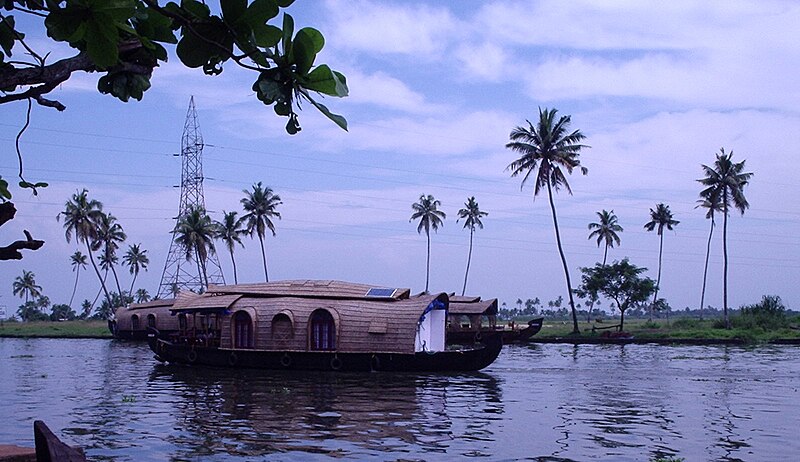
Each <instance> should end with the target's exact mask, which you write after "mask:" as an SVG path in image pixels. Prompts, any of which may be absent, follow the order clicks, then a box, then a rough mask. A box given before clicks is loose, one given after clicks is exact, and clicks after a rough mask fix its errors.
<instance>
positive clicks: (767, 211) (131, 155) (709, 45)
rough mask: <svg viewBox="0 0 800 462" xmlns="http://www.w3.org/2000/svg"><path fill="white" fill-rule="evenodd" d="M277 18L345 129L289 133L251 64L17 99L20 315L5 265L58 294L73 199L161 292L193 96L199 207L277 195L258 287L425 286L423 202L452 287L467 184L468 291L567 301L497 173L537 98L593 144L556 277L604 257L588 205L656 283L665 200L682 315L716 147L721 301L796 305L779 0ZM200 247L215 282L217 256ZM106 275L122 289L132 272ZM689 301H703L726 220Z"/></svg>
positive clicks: (444, 279) (354, 10)
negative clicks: (329, 92) (323, 76)
mask: <svg viewBox="0 0 800 462" xmlns="http://www.w3.org/2000/svg"><path fill="white" fill-rule="evenodd" d="M287 11H288V12H289V13H290V14H292V15H293V16H294V18H295V23H296V24H297V25H298V27H300V26H311V27H315V28H317V29H319V30H320V31H321V32H322V33H323V35H324V36H325V39H326V45H325V48H324V50H323V51H322V53H321V54H320V55H319V57H318V59H317V64H320V63H326V64H328V65H330V66H331V67H332V68H333V69H336V70H338V71H340V72H342V73H343V74H344V75H346V77H347V83H348V86H349V88H350V96H349V97H347V98H343V99H338V98H330V97H327V98H324V103H325V104H326V105H327V106H328V107H329V108H330V109H331V110H332V111H333V112H336V113H339V114H342V115H344V116H345V117H346V118H347V120H348V123H349V131H348V132H345V131H343V130H341V129H339V128H338V127H337V126H336V125H334V124H333V123H332V122H330V121H329V120H327V119H326V118H325V117H323V116H322V115H321V114H320V113H318V112H316V111H315V110H314V109H313V108H312V107H305V106H304V107H303V109H304V110H303V111H302V112H301V114H300V123H301V126H302V131H301V132H300V133H299V134H297V135H294V136H290V135H288V134H286V132H285V131H284V129H283V126H284V125H285V123H286V120H285V118H280V117H277V116H275V115H274V113H273V111H272V108H271V107H266V106H264V105H263V104H261V103H260V102H259V101H258V100H257V99H256V98H255V95H254V93H253V91H252V90H251V85H252V82H253V81H254V80H255V78H256V76H255V75H254V74H253V73H251V72H247V71H244V70H240V69H238V68H236V67H235V66H234V65H231V64H228V65H227V66H226V67H225V70H224V72H223V73H222V74H221V75H220V76H216V77H207V76H205V75H203V74H202V72H201V71H199V70H192V69H186V68H184V67H182V66H181V65H180V63H179V61H178V60H177V59H175V58H174V57H173V59H171V60H170V61H169V62H168V63H167V64H165V65H163V66H161V67H160V68H158V69H157V70H156V71H155V73H154V76H153V78H152V83H153V87H152V88H151V89H150V90H149V91H147V92H146V93H145V96H144V99H143V100H142V101H141V102H136V101H132V102H129V103H122V102H120V101H118V100H116V99H114V98H112V97H110V96H106V95H101V94H99V93H98V92H97V90H96V82H97V78H98V76H97V75H92V74H80V75H75V76H74V77H73V78H72V79H70V80H69V81H68V82H66V83H65V84H63V85H62V86H61V87H60V88H59V89H57V90H56V91H55V92H54V93H52V94H51V95H50V96H51V97H53V98H56V99H58V100H59V101H61V102H62V103H64V104H65V105H66V106H67V110H66V111H64V112H63V113H59V112H57V111H55V110H53V109H50V108H44V107H34V108H33V111H32V115H31V118H32V119H31V125H30V128H29V129H28V130H27V131H26V132H25V134H24V135H23V137H22V141H21V147H22V151H23V153H24V168H25V176H26V177H27V179H29V180H31V181H47V182H48V183H49V184H50V185H49V186H48V187H47V188H45V189H42V190H41V191H40V193H39V195H38V196H35V197H34V196H33V195H31V193H30V191H28V190H21V189H19V188H16V187H14V188H12V193H13V194H14V198H13V199H14V202H15V204H16V206H17V209H18V213H17V217H16V219H15V220H13V221H11V222H9V223H7V224H6V225H4V226H3V227H2V233H1V234H0V236H2V242H4V243H7V242H11V241H12V240H16V239H19V238H21V237H22V230H23V229H28V230H30V231H31V232H32V233H33V235H34V237H35V238H38V239H44V240H45V241H46V244H45V246H44V247H42V248H41V249H40V250H38V251H36V252H26V253H25V256H24V259H23V260H21V261H9V262H3V263H2V264H1V265H0V306H3V305H5V306H6V307H7V311H8V312H14V311H16V309H17V307H18V306H19V305H20V304H21V300H20V298H19V297H16V296H14V295H13V294H12V289H11V285H12V283H13V280H14V279H15V278H16V277H17V276H20V275H21V274H22V271H23V270H29V271H33V272H34V273H35V275H36V281H37V283H38V284H39V285H41V286H42V288H43V292H44V293H45V295H48V296H49V297H50V299H51V301H52V302H53V303H67V302H68V301H69V298H70V296H71V294H72V290H73V285H74V283H75V280H76V278H75V273H74V272H73V271H72V268H71V266H70V262H69V257H70V255H71V254H72V253H73V252H75V250H77V249H81V250H85V249H83V248H81V247H80V246H79V245H78V244H77V243H76V242H75V241H74V240H73V241H72V242H67V241H66V239H65V236H64V229H63V227H62V224H61V223H60V222H57V221H56V215H57V214H58V213H59V212H60V211H61V210H63V208H64V203H65V202H66V201H67V200H68V199H69V198H70V196H71V195H72V194H74V193H75V192H76V191H78V190H81V189H83V188H86V189H88V191H89V196H90V198H93V199H97V200H99V201H101V202H102V203H103V204H104V210H105V211H106V212H110V213H112V214H113V215H114V216H116V217H117V218H118V220H119V222H120V224H122V226H123V227H124V229H125V231H126V233H127V235H128V240H127V242H126V244H124V245H123V249H122V251H123V252H124V250H125V249H127V246H128V245H130V244H136V243H141V246H142V247H143V248H144V249H146V250H147V253H148V256H149V258H150V265H149V267H148V268H147V271H146V272H143V273H141V274H140V276H139V278H138V279H137V281H136V287H135V288H134V290H135V289H137V288H145V289H147V290H148V291H149V292H150V293H151V294H154V293H155V292H157V287H158V284H159V282H160V279H161V275H162V272H163V269H164V264H165V260H166V255H167V251H168V248H169V244H170V239H171V236H170V230H171V229H172V227H173V226H174V217H175V216H176V214H177V212H178V201H179V189H178V188H177V187H176V186H177V185H179V184H180V172H181V164H180V162H181V159H180V157H177V156H176V154H178V153H179V152H180V149H181V146H180V140H181V132H182V130H183V126H184V119H185V117H186V112H187V107H188V103H189V99H190V97H191V96H194V99H195V103H196V107H197V114H198V118H199V119H198V120H199V124H200V130H201V132H202V136H203V138H204V141H205V144H206V145H205V149H204V152H203V169H204V176H205V182H204V191H205V201H206V206H207V208H208V210H209V212H210V213H211V215H212V217H213V218H215V219H218V220H219V219H221V217H222V213H223V211H232V210H237V211H239V212H240V214H241V213H242V212H241V206H240V203H239V201H240V199H241V198H242V197H243V192H242V191H243V190H245V189H249V188H250V187H251V186H252V185H253V184H255V183H257V182H262V183H263V184H264V185H265V186H269V187H271V188H272V189H273V190H274V192H275V193H277V194H278V195H280V197H281V199H282V202H283V204H282V205H281V206H280V207H279V209H278V210H279V211H280V213H281V215H282V218H281V220H279V221H276V231H277V235H276V236H274V237H273V236H268V237H267V239H266V249H267V250H266V252H267V259H268V265H269V271H270V279H271V280H277V279H337V280H344V281H353V282H362V283H366V284H372V285H375V286H389V287H407V288H410V289H411V290H412V292H420V291H422V290H424V288H425V263H426V240H425V236H424V234H423V235H420V234H418V233H417V231H416V223H411V222H410V221H409V218H410V216H411V214H412V209H411V204H412V203H413V202H416V201H417V200H418V199H419V197H420V195H421V194H425V195H427V194H432V195H433V196H434V197H435V198H436V199H438V200H440V201H441V210H443V211H444V212H445V213H446V214H447V218H446V220H445V223H444V226H443V228H441V229H440V230H439V231H438V232H437V233H433V234H432V236H431V239H432V249H431V253H432V256H431V259H432V261H431V282H430V290H431V291H437V292H438V291H444V292H456V293H459V294H460V293H461V290H462V285H463V281H464V272H465V267H466V261H467V252H468V248H469V231H468V230H466V229H464V228H463V224H464V223H463V220H461V221H459V222H456V218H457V216H458V210H459V209H461V208H463V207H464V203H465V202H466V200H467V198H468V197H470V196H475V198H476V200H477V201H478V203H479V205H480V208H481V210H484V211H486V212H488V216H486V217H485V218H484V219H483V223H484V226H485V227H484V229H479V230H477V231H476V233H475V236H474V251H473V255H472V264H471V267H470V272H469V280H468V285H467V293H468V294H474V295H480V296H482V297H484V298H499V299H500V303H501V304H502V303H506V304H507V305H508V306H509V307H512V306H514V305H515V302H516V300H517V299H518V298H519V299H522V300H525V299H528V298H531V299H532V298H536V297H538V298H539V299H540V300H541V301H542V302H543V303H545V304H546V302H547V301H549V300H553V299H556V298H557V297H558V296H563V297H564V298H565V299H566V283H565V281H564V272H563V269H562V267H561V262H560V260H559V256H558V251H557V247H556V241H555V235H554V231H553V222H552V216H551V214H550V210H549V206H548V202H547V197H546V195H545V194H542V195H540V196H537V197H535V198H534V196H533V188H532V186H533V185H532V184H529V185H526V186H525V187H521V184H520V179H519V178H518V177H517V178H512V177H511V176H510V173H509V171H508V170H507V166H508V165H509V164H510V163H511V162H512V161H514V160H515V159H516V157H517V155H516V153H514V152H512V151H510V150H508V149H507V148H505V144H506V143H507V142H508V141H509V133H510V132H511V130H512V129H513V128H514V127H516V126H520V125H526V120H535V118H536V117H537V116H538V111H539V108H556V109H558V111H559V114H561V115H569V116H571V121H572V125H571V128H573V129H580V130H581V131H582V132H583V133H584V134H585V135H586V140H585V144H587V145H588V146H590V147H589V148H586V149H584V150H583V151H582V153H581V164H582V165H583V166H585V167H587V168H588V174H587V175H585V176H583V175H581V174H580V173H579V172H578V171H575V172H574V173H573V174H572V175H571V176H570V177H569V178H568V180H569V182H570V185H571V188H572V192H573V194H572V195H570V194H568V193H567V192H566V191H564V190H562V191H560V192H559V193H558V194H557V195H556V197H555V206H556V208H557V213H558V220H559V226H560V229H561V234H562V240H563V244H564V250H565V254H566V259H567V263H568V267H569V270H570V275H571V278H572V281H573V285H575V284H576V283H577V282H578V281H579V280H580V270H579V268H581V267H588V266H592V265H594V264H596V263H597V262H599V261H601V260H602V256H603V248H602V247H598V246H597V244H596V243H595V241H594V240H589V239H588V235H589V232H590V231H589V230H588V228H587V226H588V224H589V223H591V222H595V221H597V212H599V211H601V210H609V211H611V210H613V212H614V213H615V214H616V215H617V216H618V219H619V224H620V225H621V226H622V227H623V228H624V231H623V232H622V233H620V238H621V244H620V245H619V246H617V247H615V248H613V249H610V250H609V261H612V260H619V259H622V258H629V259H630V261H631V263H633V264H635V265H637V266H642V267H646V268H648V272H647V273H646V274H647V275H648V276H649V277H651V278H653V279H655V278H656V271H657V267H658V252H659V237H658V235H656V233H654V232H647V231H645V230H644V228H643V226H644V224H645V223H646V222H648V221H649V220H650V209H652V208H655V206H656V204H658V203H665V204H667V205H669V207H670V209H671V210H672V212H673V215H674V218H675V219H676V220H679V221H680V223H679V224H678V225H677V226H676V227H675V229H674V231H666V232H665V235H664V240H663V268H662V277H661V288H660V292H659V296H660V297H664V298H665V299H666V300H667V301H668V303H669V304H670V306H671V307H672V309H673V310H683V309H684V308H686V307H690V308H692V309H695V308H698V306H699V304H700V293H701V287H702V282H703V264H704V259H705V254H706V243H707V239H708V235H709V227H710V221H709V220H707V219H706V218H705V213H704V211H703V210H700V209H697V208H696V201H697V199H698V193H699V191H700V189H701V186H700V184H699V183H698V182H697V181H696V180H697V179H699V178H701V177H702V170H701V165H702V164H707V165H712V164H713V162H714V160H715V155H716V154H717V153H718V152H719V150H720V148H723V147H724V148H725V150H726V152H730V151H732V152H733V159H734V161H742V160H746V169H745V170H746V171H749V172H753V173H754V175H753V178H752V181H751V183H750V184H749V185H748V186H747V187H746V189H745V194H746V196H747V198H748V200H749V203H750V208H749V209H747V211H746V213H745V214H744V215H740V214H739V213H734V214H732V215H731V216H730V219H729V225H728V252H729V257H730V258H729V265H730V266H729V305H730V307H732V308H736V307H739V306H741V305H745V304H751V303H757V302H758V301H759V300H760V299H761V297H762V296H763V295H778V296H780V297H781V298H782V300H783V301H784V303H785V305H786V306H787V307H788V308H793V309H795V310H797V309H800V290H798V281H799V280H800V277H798V276H799V275H800V238H799V237H798V235H797V233H796V230H797V228H798V225H799V224H800V201H799V200H798V192H800V180H798V177H799V176H800V167H798V162H797V151H796V150H797V146H800V130H798V127H800V79H798V78H797V72H798V70H799V69H800V29H798V28H797V24H798V23H800V4H798V3H797V2H794V1H769V0H764V1H762V0H759V1H731V2H700V1H675V2H668V3H663V2H661V3H656V2H652V3H651V2H630V1H620V2H606V1H575V2H559V3H558V4H555V3H552V2H537V1H532V2H525V1H486V2H484V1H459V2H455V1H449V2H422V1H377V0H355V1H347V2H345V1H335V0H328V1H311V2H309V1H303V0H299V1H298V2H296V4H295V5H293V6H292V7H290V8H289V9H288V10H287ZM29 37H30V41H31V43H32V44H34V45H37V46H39V47H40V49H45V50H51V51H52V52H53V55H52V56H54V57H57V56H59V55H60V54H61V55H63V53H65V50H64V49H63V47H59V46H52V44H50V43H48V42H47V41H46V40H44V39H43V38H41V35H40V36H39V37H38V38H37V36H36V32H35V31H34V30H31V31H30V33H29ZM67 51H68V50H67ZM25 111H26V105H25V103H19V102H18V103H10V104H4V105H2V106H1V107H0V149H1V150H0V153H2V154H1V155H0V175H2V176H3V178H5V179H7V180H10V182H11V183H12V184H13V183H15V182H16V174H17V159H16V153H15V151H14V138H15V137H16V135H17V132H18V131H19V129H20V128H21V126H22V125H23V124H24V120H25ZM719 224H721V220H720V221H719ZM243 242H244V245H245V247H244V248H241V247H238V248H236V250H235V252H236V253H235V258H236V263H237V267H238V274H239V281H240V282H260V281H263V278H264V275H263V269H262V264H261V254H260V249H259V245H258V240H257V239H251V238H249V237H248V238H245V239H244V241H243ZM4 245H5V244H4ZM84 253H85V252H84ZM218 256H219V260H220V263H221V264H222V268H223V271H224V275H225V278H226V280H227V281H228V282H232V281H233V274H232V268H231V259H230V255H229V254H228V252H227V250H226V249H225V248H224V247H223V246H220V247H219V249H218ZM120 278H121V285H122V286H123V288H126V287H127V286H128V285H129V284H130V281H131V276H130V274H129V273H128V271H127V269H122V271H121V273H120ZM98 288H99V284H98V281H97V279H96V276H95V275H94V274H92V270H91V268H89V269H88V271H81V274H80V275H79V277H78V285H77V294H76V296H75V298H76V301H75V302H74V303H73V305H74V307H75V308H78V307H79V306H80V301H82V300H84V299H90V300H91V299H94V297H95V296H96V294H97V291H98ZM705 303H706V305H711V306H714V307H718V308H721V307H722V239H721V226H718V227H717V231H716V232H715V234H714V236H713V241H712V247H711V255H710V266H709V278H708V288H707V293H706V298H705ZM602 306H603V307H604V308H605V309H609V306H610V304H609V303H608V302H604V303H603V304H602Z"/></svg>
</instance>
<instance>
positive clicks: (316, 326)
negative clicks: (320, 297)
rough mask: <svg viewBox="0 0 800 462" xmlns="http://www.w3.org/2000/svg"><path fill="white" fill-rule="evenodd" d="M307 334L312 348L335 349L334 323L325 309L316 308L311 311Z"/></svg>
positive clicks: (321, 349) (320, 349)
mask: <svg viewBox="0 0 800 462" xmlns="http://www.w3.org/2000/svg"><path fill="white" fill-rule="evenodd" d="M308 335H309V344H310V347H311V349H312V350H316V351H330V350H335V349H336V323H335V322H334V321H333V316H331V314H330V313H329V312H328V311H327V310H316V311H314V312H313V313H311V322H310V323H309V332H308Z"/></svg>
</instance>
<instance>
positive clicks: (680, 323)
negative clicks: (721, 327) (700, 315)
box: [672, 318, 700, 329]
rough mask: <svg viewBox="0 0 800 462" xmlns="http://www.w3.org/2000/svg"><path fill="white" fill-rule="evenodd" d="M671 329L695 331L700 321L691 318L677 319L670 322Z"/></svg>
mask: <svg viewBox="0 0 800 462" xmlns="http://www.w3.org/2000/svg"><path fill="white" fill-rule="evenodd" d="M672 327H673V328H675V329H697V328H698V327H700V320H699V319H692V318H679V319H676V320H674V321H672Z"/></svg>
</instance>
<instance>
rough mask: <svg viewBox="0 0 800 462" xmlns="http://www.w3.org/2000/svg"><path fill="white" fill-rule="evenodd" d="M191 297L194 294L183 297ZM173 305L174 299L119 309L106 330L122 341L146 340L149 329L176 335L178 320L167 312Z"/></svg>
mask: <svg viewBox="0 0 800 462" xmlns="http://www.w3.org/2000/svg"><path fill="white" fill-rule="evenodd" d="M192 295H195V294H192V293H191V292H187V293H184V295H183V296H184V297H186V296H192ZM173 303H175V299H173V298H169V299H164V300H153V301H149V302H145V303H132V304H130V305H128V306H122V307H119V308H117V310H116V311H115V312H114V319H109V320H108V330H110V331H111V335H113V336H114V338H118V339H124V340H147V332H148V329H150V328H154V329H158V330H159V331H160V332H162V333H163V334H165V335H170V334H174V333H177V332H178V331H179V330H180V326H179V325H178V318H177V317H175V316H172V315H171V313H170V311H169V309H170V308H172V305H173Z"/></svg>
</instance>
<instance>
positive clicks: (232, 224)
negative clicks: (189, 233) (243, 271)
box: [214, 210, 247, 284]
mask: <svg viewBox="0 0 800 462" xmlns="http://www.w3.org/2000/svg"><path fill="white" fill-rule="evenodd" d="M243 224H244V217H242V218H236V212H226V211H224V210H223V211H222V221H215V222H214V225H215V226H216V228H217V232H216V235H215V237H216V238H217V239H220V240H221V241H222V242H224V243H225V247H227V248H228V252H230V254H231V263H232V264H233V283H234V284H238V283H239V277H238V276H237V275H236V259H235V258H233V249H234V247H235V246H236V244H239V245H240V246H242V248H244V244H243V243H242V236H243V235H245V234H247V230H246V229H244V228H243V227H242V226H243Z"/></svg>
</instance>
